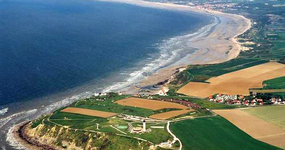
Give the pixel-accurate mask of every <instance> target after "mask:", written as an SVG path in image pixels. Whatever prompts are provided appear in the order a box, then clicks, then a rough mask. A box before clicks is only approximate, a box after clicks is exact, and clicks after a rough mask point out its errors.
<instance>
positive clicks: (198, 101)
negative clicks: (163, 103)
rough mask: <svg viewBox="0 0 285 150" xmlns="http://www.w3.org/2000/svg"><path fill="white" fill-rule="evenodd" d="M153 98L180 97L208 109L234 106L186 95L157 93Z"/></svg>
mask: <svg viewBox="0 0 285 150" xmlns="http://www.w3.org/2000/svg"><path fill="white" fill-rule="evenodd" d="M152 97H153V98H166V99H180V100H187V101H190V102H192V103H195V104H198V105H200V106H201V107H202V108H208V109H231V108H236V106H231V105H225V104H220V103H214V102H210V101H208V100H205V99H199V98H193V97H188V96H159V95H153V96H152Z"/></svg>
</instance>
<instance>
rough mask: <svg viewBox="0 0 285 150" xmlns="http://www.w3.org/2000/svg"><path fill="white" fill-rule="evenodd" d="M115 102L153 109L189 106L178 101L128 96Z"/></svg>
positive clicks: (184, 107)
mask: <svg viewBox="0 0 285 150" xmlns="http://www.w3.org/2000/svg"><path fill="white" fill-rule="evenodd" d="M115 103H117V104H120V105H123V106H132V107H140V108H145V109H151V110H160V109H164V108H178V109H186V108H187V107H186V106H184V105H180V104H177V103H171V102H164V101H157V100H148V99H142V98H127V99H122V100H118V101H116V102H115Z"/></svg>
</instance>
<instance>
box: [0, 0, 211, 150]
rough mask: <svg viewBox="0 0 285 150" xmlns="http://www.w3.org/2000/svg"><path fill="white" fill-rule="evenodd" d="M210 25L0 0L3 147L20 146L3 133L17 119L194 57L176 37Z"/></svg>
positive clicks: (189, 17) (173, 14) (150, 11)
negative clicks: (189, 55)
mask: <svg viewBox="0 0 285 150" xmlns="http://www.w3.org/2000/svg"><path fill="white" fill-rule="evenodd" d="M213 22H214V18H213V17H212V16H210V15H206V14H199V13H195V12H184V11H174V10H167V9H158V8H148V7H141V6H135V5H130V4H125V3H114V2H106V1H104V2H103V1H92V0H0V149H3V150H6V149H7V150H10V149H22V148H23V147H21V146H20V145H19V143H17V142H16V141H14V139H13V137H12V136H11V134H7V133H10V132H11V130H10V128H11V127H12V126H13V125H15V124H17V123H19V122H22V121H25V120H29V119H34V118H35V117H38V116H40V115H42V114H46V113H50V112H52V111H53V110H55V109H57V108H60V107H62V106H65V105H68V104H70V103H72V102H74V101H76V100H78V99H80V98H84V97H87V96H90V95H92V94H94V93H98V92H108V91H119V90H120V89H122V88H124V87H126V86H130V85H131V84H135V83H137V82H139V81H141V80H142V79H144V78H145V77H147V76H148V75H151V74H153V73H154V72H156V71H158V70H159V69H162V68H165V67H168V66H170V65H171V64H173V63H175V62H176V61H178V60H179V59H181V58H183V57H185V56H186V55H187V54H191V53H193V52H194V51H195V49H192V48H191V46H188V45H187V44H185V43H181V41H180V40H179V38H181V37H183V36H189V35H192V36H194V35H195V34H197V33H199V32H202V31H201V29H202V28H203V27H206V26H208V25H210V24H212V23H213ZM189 37H191V36H189ZM184 42H186V41H184Z"/></svg>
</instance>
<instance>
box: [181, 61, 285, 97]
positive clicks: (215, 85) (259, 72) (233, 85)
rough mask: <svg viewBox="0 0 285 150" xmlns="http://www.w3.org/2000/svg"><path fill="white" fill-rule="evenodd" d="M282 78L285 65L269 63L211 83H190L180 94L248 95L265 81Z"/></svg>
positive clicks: (197, 95) (226, 75) (202, 95)
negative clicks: (250, 90) (251, 89)
mask: <svg viewBox="0 0 285 150" xmlns="http://www.w3.org/2000/svg"><path fill="white" fill-rule="evenodd" d="M281 76H285V65H284V64H280V63H276V62H269V63H265V64H261V65H257V66H253V67H249V68H246V69H242V70H239V71H235V72H231V73H227V74H224V75H221V76H218V77H213V78H210V79H209V80H207V82H210V83H201V82H190V83H188V84H187V85H185V86H184V87H182V88H181V89H179V90H178V92H179V93H183V94H186V95H189V96H195V97H207V96H209V95H213V94H215V93H223V94H232V95H234V94H242V95H248V94H249V89H250V88H261V87H262V82H263V81H265V80H269V79H273V78H277V77H281Z"/></svg>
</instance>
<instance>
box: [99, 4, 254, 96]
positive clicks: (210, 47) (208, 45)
mask: <svg viewBox="0 0 285 150" xmlns="http://www.w3.org/2000/svg"><path fill="white" fill-rule="evenodd" d="M100 1H107V2H119V3H126V4H132V5H138V6H143V7H151V8H158V9H169V10H175V11H184V12H196V13H202V14H206V15H210V16H212V17H215V18H216V23H213V24H212V25H209V26H208V27H207V28H208V29H207V30H208V31H205V32H201V33H200V34H198V35H194V36H193V35H192V34H189V35H185V36H181V37H179V39H180V40H185V41H186V42H185V44H186V45H185V46H187V47H188V48H189V49H196V51H195V52H194V53H191V54H188V55H187V56H185V57H184V58H182V59H181V60H179V61H178V62H176V63H174V64H172V65H170V66H168V67H165V68H163V69H160V70H158V71H157V72H156V73H153V74H152V75H150V76H148V77H147V78H146V79H144V80H143V81H141V82H139V83H137V84H135V85H133V86H131V87H128V88H126V89H125V90H123V92H125V93H130V94H133V93H137V92H138V91H139V90H140V88H144V87H147V86H152V85H155V84H157V83H159V82H164V81H166V80H168V79H171V78H173V77H174V75H175V73H177V68H180V67H186V66H187V65H191V64H215V63H222V62H225V61H228V60H231V59H234V58H236V57H237V56H238V55H239V53H240V52H241V45H240V44H239V43H238V41H237V40H236V39H235V38H236V37H237V36H239V35H241V34H243V33H244V32H246V31H247V30H248V29H250V28H251V25H252V24H251V21H250V20H249V19H247V18H245V17H244V16H241V15H236V14H228V13H223V12H218V11H213V10H206V9H201V8H198V7H192V6H186V5H177V4H172V3H157V2H147V1H142V0H100ZM157 91H159V90H152V91H151V93H156V92H157Z"/></svg>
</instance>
